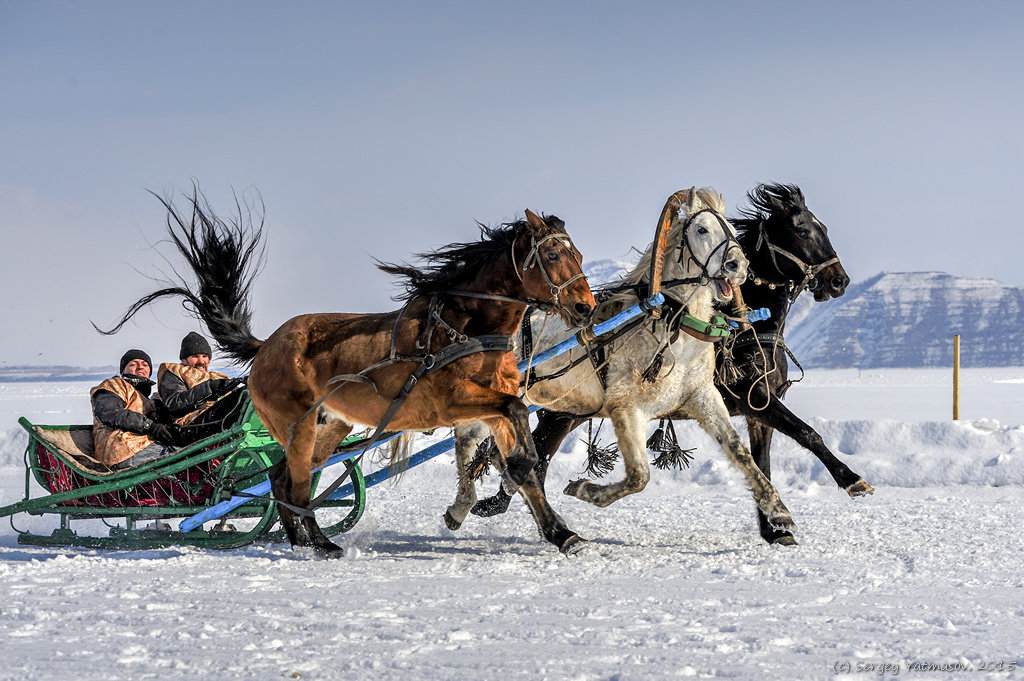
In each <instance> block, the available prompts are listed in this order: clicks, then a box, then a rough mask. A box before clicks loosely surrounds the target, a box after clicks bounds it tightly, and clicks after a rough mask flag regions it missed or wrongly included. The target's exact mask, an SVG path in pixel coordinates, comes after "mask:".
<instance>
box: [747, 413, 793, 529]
mask: <svg viewBox="0 0 1024 681" xmlns="http://www.w3.org/2000/svg"><path fill="white" fill-rule="evenodd" d="M747 432H748V433H749V435H750V454H751V456H753V457H754V463H755V464H757V467H758V468H760V469H761V472H762V473H764V477H766V478H768V479H769V480H771V479H772V459H771V447H772V434H773V433H774V432H775V431H774V429H772V428H771V427H770V426H766V425H765V424H763V423H761V422H759V421H756V420H754V419H752V418H749V417H748V418H747ZM757 524H758V528H759V529H760V532H761V537H762V538H763V539H764V540H765V541H766V542H768V543H769V544H781V545H783V546H795V545H796V543H797V541H796V538H795V537H793V533H792V532H789V531H787V530H777V529H775V528H774V527H772V525H771V523H769V522H768V516H766V515H765V514H764V512H763V511H762V510H761V509H760V508H759V509H757Z"/></svg>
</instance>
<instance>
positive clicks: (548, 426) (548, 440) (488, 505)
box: [472, 409, 582, 517]
mask: <svg viewBox="0 0 1024 681" xmlns="http://www.w3.org/2000/svg"><path fill="white" fill-rule="evenodd" d="M537 420H538V422H537V427H536V428H534V429H533V445H534V447H536V449H537V465H536V466H534V467H533V472H534V473H535V474H536V476H537V482H538V484H539V485H540V487H541V489H544V482H545V479H546V478H547V473H548V464H549V463H551V458H552V457H553V456H554V455H555V453H557V452H558V447H559V445H561V444H562V440H564V439H565V438H566V436H567V435H568V434H569V433H571V432H572V430H573V429H574V428H576V426H578V425H579V424H580V423H581V422H582V419H580V418H577V417H576V416H573V415H572V414H566V413H563V412H552V411H548V410H546V409H543V410H541V411H539V412H537ZM511 500H512V495H510V494H508V493H507V492H506V491H505V490H504V489H502V488H501V487H499V488H498V491H497V492H496V493H495V494H494V496H492V497H488V498H486V499H482V500H481V501H479V502H478V503H477V504H476V506H474V507H473V509H472V513H473V515H478V516H482V517H487V516H492V515H498V514H499V513H504V512H505V511H507V510H508V504H509V502H510V501H511Z"/></svg>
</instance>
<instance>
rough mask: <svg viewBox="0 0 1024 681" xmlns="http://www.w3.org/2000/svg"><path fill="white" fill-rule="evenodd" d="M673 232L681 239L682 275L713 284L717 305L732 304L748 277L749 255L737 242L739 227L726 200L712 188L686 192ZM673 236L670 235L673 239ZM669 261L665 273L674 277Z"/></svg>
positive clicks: (677, 266) (677, 263) (679, 263)
mask: <svg viewBox="0 0 1024 681" xmlns="http://www.w3.org/2000/svg"><path fill="white" fill-rule="evenodd" d="M685 194H686V199H685V203H683V204H682V206H681V209H680V211H679V215H678V217H677V218H676V223H677V224H676V225H674V226H673V227H674V229H673V231H674V232H675V233H676V236H675V239H677V240H678V241H677V245H676V252H677V253H678V255H677V257H676V258H675V263H674V264H673V267H672V268H671V269H678V271H679V274H680V276H681V278H688V279H690V278H694V277H696V278H697V279H698V280H699V281H700V282H701V283H702V284H704V283H709V284H711V290H712V295H713V297H714V300H715V302H716V303H717V304H723V303H729V302H731V301H732V299H733V296H734V294H735V292H734V289H733V286H739V285H740V284H742V283H743V282H744V281H746V278H747V258H746V256H745V255H744V254H743V249H742V248H740V245H739V242H738V241H736V230H735V229H733V226H732V225H731V224H730V223H729V221H728V220H726V218H725V200H724V199H723V198H722V195H721V194H719V193H718V192H717V191H715V190H714V189H711V188H707V187H705V188H702V189H694V188H692V187H691V188H690V189H689V191H687V192H685ZM671 240H673V237H672V236H670V241H671ZM670 264H672V263H668V264H666V270H665V274H666V276H668V277H672V276H674V275H673V273H672V271H671V269H670V268H669V265H670Z"/></svg>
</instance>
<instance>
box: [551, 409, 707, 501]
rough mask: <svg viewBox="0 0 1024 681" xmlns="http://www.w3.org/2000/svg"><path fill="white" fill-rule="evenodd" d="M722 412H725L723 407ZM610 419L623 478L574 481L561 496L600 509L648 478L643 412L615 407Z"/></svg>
mask: <svg viewBox="0 0 1024 681" xmlns="http://www.w3.org/2000/svg"><path fill="white" fill-rule="evenodd" d="M722 409H723V410H724V409H725V406H724V405H723V406H722ZM610 418H611V421H612V425H613V426H614V427H615V437H616V438H618V441H619V451H620V452H621V453H622V462H623V464H625V466H626V476H625V477H624V478H623V479H622V480H621V481H619V482H613V483H611V484H608V485H595V484H594V483H593V482H591V481H590V480H574V481H572V482H570V483H569V484H568V485H567V486H566V488H565V490H563V493H564V494H567V495H569V496H571V497H576V498H577V499H582V500H583V501H589V502H590V503H592V504H594V505H595V506H600V507H602V508H603V507H605V506H608V505H609V504H611V503H613V502H615V501H618V500H619V499H621V498H622V497H624V496H627V495H629V494H636V493H637V492H640V491H642V490H643V489H644V487H646V486H647V483H648V482H649V481H650V479H651V469H650V465H649V463H648V461H647V438H646V430H647V418H646V416H645V415H644V413H643V412H641V411H640V410H639V409H635V408H627V407H616V408H615V409H613V410H612V411H611V413H610Z"/></svg>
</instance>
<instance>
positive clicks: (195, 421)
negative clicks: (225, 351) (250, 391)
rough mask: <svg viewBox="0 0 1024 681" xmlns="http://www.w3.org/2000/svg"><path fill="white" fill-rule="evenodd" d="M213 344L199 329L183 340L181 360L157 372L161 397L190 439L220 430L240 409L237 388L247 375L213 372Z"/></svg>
mask: <svg viewBox="0 0 1024 681" xmlns="http://www.w3.org/2000/svg"><path fill="white" fill-rule="evenodd" d="M212 354H213V350H212V349H211V348H210V343H209V342H208V341H207V340H206V339H205V338H203V337H202V336H201V335H199V334H198V333H196V332H195V331H191V332H189V334H188V335H187V336H185V337H184V338H182V339H181V351H180V352H179V353H178V358H179V359H180V360H181V362H180V363H178V364H175V363H171V362H168V363H165V364H161V365H160V368H159V370H158V371H157V380H158V382H159V388H158V390H159V393H160V399H161V400H163V403H164V407H165V408H166V409H167V411H168V412H169V413H170V414H171V416H172V417H174V422H175V423H176V424H178V425H179V426H181V428H182V430H183V432H184V433H185V437H186V439H187V440H188V441H189V442H195V441H197V440H201V439H203V438H206V437H209V436H211V435H213V434H215V433H219V432H221V431H222V430H224V429H225V428H226V427H227V426H230V425H231V424H232V423H234V420H235V419H236V418H237V417H238V412H239V411H240V409H239V405H238V398H239V397H240V396H241V391H240V390H237V389H238V388H239V387H241V386H243V385H244V384H245V379H244V378H228V377H227V376H226V375H224V374H222V373H219V372H216V371H210V356H211V355H212Z"/></svg>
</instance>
